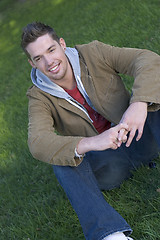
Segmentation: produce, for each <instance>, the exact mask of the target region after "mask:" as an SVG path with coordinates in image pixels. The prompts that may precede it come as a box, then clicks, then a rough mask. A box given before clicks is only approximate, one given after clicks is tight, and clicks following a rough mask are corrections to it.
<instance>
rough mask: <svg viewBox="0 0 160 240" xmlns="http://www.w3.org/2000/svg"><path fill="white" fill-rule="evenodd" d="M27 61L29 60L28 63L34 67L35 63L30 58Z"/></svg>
mask: <svg viewBox="0 0 160 240" xmlns="http://www.w3.org/2000/svg"><path fill="white" fill-rule="evenodd" d="M28 62H29V64H30V65H31V66H32V67H33V68H36V66H35V64H34V63H33V62H32V60H31V59H28Z"/></svg>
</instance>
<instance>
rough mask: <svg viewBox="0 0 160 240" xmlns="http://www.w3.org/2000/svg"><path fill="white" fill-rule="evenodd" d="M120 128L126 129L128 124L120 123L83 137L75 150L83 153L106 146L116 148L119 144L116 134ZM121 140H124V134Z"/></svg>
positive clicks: (105, 147)
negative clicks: (97, 133)
mask: <svg viewBox="0 0 160 240" xmlns="http://www.w3.org/2000/svg"><path fill="white" fill-rule="evenodd" d="M121 129H125V130H126V131H128V125H127V124H124V123H120V124H118V125H117V126H115V127H112V128H110V129H109V130H106V131H104V132H103V133H101V134H99V135H97V136H94V137H86V138H83V139H82V140H81V141H80V142H79V144H78V146H77V152H78V153H79V154H84V153H86V152H89V151H103V150H106V149H108V148H112V149H117V148H118V147H120V145H121V142H119V141H118V134H119V131H120V130H121ZM122 141H126V135H124V136H122Z"/></svg>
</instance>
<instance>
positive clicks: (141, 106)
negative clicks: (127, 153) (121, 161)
mask: <svg viewBox="0 0 160 240" xmlns="http://www.w3.org/2000/svg"><path fill="white" fill-rule="evenodd" d="M146 118H147V103H145V102H135V103H132V104H131V105H130V106H129V107H128V109H127V110H126V111H125V113H124V114H123V117H122V119H121V121H120V123H126V124H127V125H128V131H126V130H124V129H122V130H120V132H119V134H118V140H119V142H122V140H123V139H124V136H126V135H127V134H128V133H129V136H128V139H127V143H126V147H129V146H130V144H131V142H132V140H133V138H134V136H135V134H136V131H137V130H138V135H137V137H136V141H138V140H139V139H140V138H141V137H142V134H143V128H144V124H145V121H146Z"/></svg>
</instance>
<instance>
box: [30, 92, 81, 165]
mask: <svg viewBox="0 0 160 240" xmlns="http://www.w3.org/2000/svg"><path fill="white" fill-rule="evenodd" d="M27 96H28V98H29V106H28V108H29V109H28V116H29V125H28V146H29V150H30V152H31V154H32V155H33V157H34V158H36V159H38V160H40V161H43V162H47V163H50V164H53V165H61V166H77V165H79V164H80V163H81V161H82V159H79V158H75V147H76V146H77V144H78V142H79V141H80V140H81V139H82V137H72V136H60V135H58V134H57V133H56V132H55V129H54V118H53V116H52V113H51V110H50V108H49V106H48V105H47V104H46V103H45V101H43V99H38V98H36V97H33V96H31V95H30V94H29V92H27Z"/></svg>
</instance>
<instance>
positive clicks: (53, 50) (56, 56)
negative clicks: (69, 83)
mask: <svg viewBox="0 0 160 240" xmlns="http://www.w3.org/2000/svg"><path fill="white" fill-rule="evenodd" d="M65 48H66V44H65V41H64V39H62V38H60V40H59V43H58V42H57V41H55V40H53V39H52V37H51V36H50V35H49V34H45V35H43V36H41V37H39V38H37V40H36V41H34V42H32V43H30V44H28V46H27V47H26V50H27V52H28V53H29V55H30V57H31V59H29V63H30V64H31V66H32V67H34V68H37V69H39V70H40V71H41V72H42V73H44V74H45V75H46V76H47V77H48V78H49V79H50V80H51V81H53V82H55V83H58V82H59V83H60V80H61V81H63V80H65V78H66V76H67V75H68V71H71V67H70V64H69V62H68V59H67V57H66V55H65Z"/></svg>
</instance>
